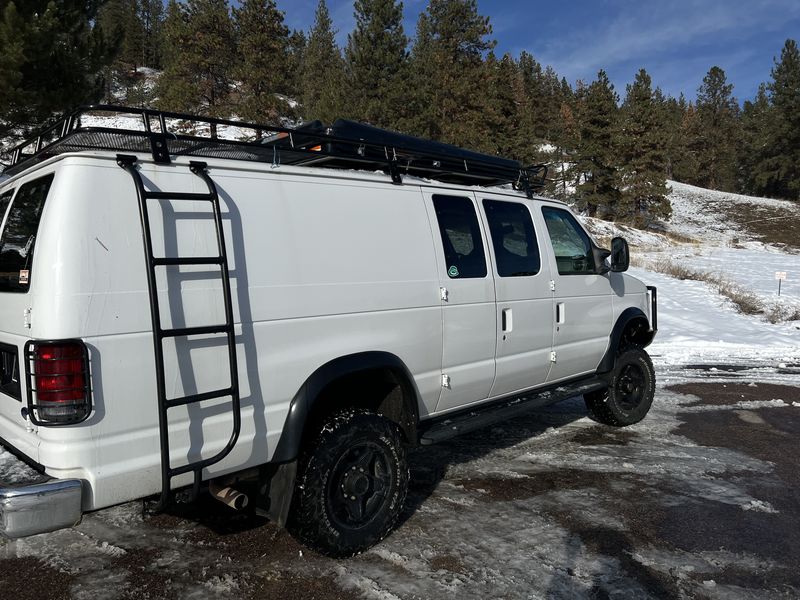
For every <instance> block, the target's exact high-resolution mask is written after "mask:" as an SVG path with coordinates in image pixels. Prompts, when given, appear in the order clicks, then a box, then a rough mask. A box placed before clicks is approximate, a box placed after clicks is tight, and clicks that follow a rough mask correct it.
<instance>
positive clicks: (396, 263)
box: [0, 156, 442, 509]
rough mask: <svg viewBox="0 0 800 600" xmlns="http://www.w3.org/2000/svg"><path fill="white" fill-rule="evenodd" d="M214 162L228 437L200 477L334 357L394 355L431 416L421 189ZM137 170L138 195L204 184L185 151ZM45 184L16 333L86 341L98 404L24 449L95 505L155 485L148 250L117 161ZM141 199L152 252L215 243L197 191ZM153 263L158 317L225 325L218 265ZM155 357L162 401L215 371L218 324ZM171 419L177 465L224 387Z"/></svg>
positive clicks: (76, 160)
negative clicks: (231, 373) (230, 348)
mask: <svg viewBox="0 0 800 600" xmlns="http://www.w3.org/2000/svg"><path fill="white" fill-rule="evenodd" d="M228 164H229V163H228ZM228 164H226V163H225V161H211V160H210V161H209V174H210V175H211V177H212V178H213V179H214V181H215V182H216V184H217V186H218V188H219V193H220V199H221V205H222V212H223V220H224V225H225V237H226V243H227V251H228V256H229V261H230V267H231V277H232V292H233V305H234V314H235V320H236V322H237V326H236V330H237V351H238V359H239V379H240V385H241V395H242V432H241V436H240V438H239V442H238V443H237V445H236V448H235V449H234V451H233V452H232V453H231V455H229V456H228V457H227V458H226V459H225V460H224V461H223V462H222V463H219V464H217V465H214V466H213V467H211V468H210V470H209V472H208V475H219V474H223V473H226V472H231V471H235V470H239V469H242V468H246V467H249V466H255V465H258V464H261V463H264V462H265V461H267V460H268V459H269V457H270V456H271V455H272V453H273V452H274V448H275V445H276V444H277V441H278V438H279V436H280V433H281V429H282V427H283V424H284V421H285V418H286V414H287V410H288V405H289V401H290V400H291V398H292V397H293V396H294V395H295V393H296V392H297V390H298V388H299V387H300V385H301V384H302V383H303V381H305V379H306V378H307V377H308V376H309V375H310V374H311V373H313V372H314V371H315V370H316V369H317V368H318V367H319V366H321V365H323V364H325V363H327V362H329V361H330V360H333V359H334V358H337V357H339V356H343V355H346V354H351V353H356V352H363V351H365V350H377V351H385V352H390V353H392V354H395V355H397V356H398V357H400V359H401V360H403V361H404V363H405V364H406V365H407V366H408V368H409V370H410V371H411V373H412V375H413V376H414V378H415V380H416V384H417V386H418V388H419V390H420V393H421V395H422V398H423V401H424V404H425V406H423V407H420V411H421V413H423V415H424V414H425V412H426V411H427V412H431V411H433V409H434V407H435V402H436V399H437V398H438V393H439V384H440V373H441V369H440V367H441V356H442V334H441V326H442V325H441V306H440V301H439V284H438V278H437V273H436V265H435V260H434V254H433V242H432V235H431V230H430V226H429V222H428V218H427V214H426V211H425V207H424V204H423V201H422V198H421V196H420V194H419V189H414V188H411V187H404V188H400V187H396V186H391V185H380V184H375V183H371V182H357V181H352V182H346V181H345V182H342V181H339V182H337V181H336V180H334V179H332V178H330V177H327V178H320V177H310V176H299V175H295V174H282V172H281V170H280V169H275V170H272V171H266V170H264V171H252V170H241V169H235V170H234V169H232V168H230V167H229V166H228ZM140 168H141V169H142V173H143V176H144V180H145V184H146V185H147V186H148V187H149V188H151V189H159V190H162V191H181V192H204V191H205V187H204V184H203V182H202V180H201V179H200V178H199V177H197V176H195V175H192V174H191V173H190V172H189V169H188V162H176V163H173V164H172V165H153V164H150V163H146V162H145V163H142V164H141V167H140ZM56 182H57V184H58V189H57V193H53V194H52V197H51V198H49V199H48V206H47V208H46V212H45V215H44V216H43V219H42V227H41V230H40V235H39V238H40V239H39V241H38V242H37V249H36V253H37V255H36V263H37V268H36V270H35V272H34V280H33V281H32V288H31V293H35V295H34V296H33V297H32V301H33V302H34V306H33V319H32V329H31V331H30V334H29V335H30V337H36V338H53V339H56V338H71V337H80V338H83V339H84V340H85V341H86V343H87V345H88V346H89V349H90V352H91V369H92V384H93V401H94V405H95V412H94V414H93V415H92V416H91V417H90V418H89V420H87V421H86V422H85V423H83V424H81V425H78V426H74V427H63V428H46V427H42V428H40V429H39V430H38V433H37V434H36V435H37V439H38V441H39V453H38V458H39V462H41V463H42V464H43V465H45V466H46V468H47V470H48V472H49V473H50V474H52V475H55V476H58V477H79V478H83V479H87V480H89V481H90V482H91V483H92V486H91V487H92V495H91V496H90V497H89V498H88V499H87V500H86V506H84V509H91V508H99V507H102V506H107V505H110V504H114V503H118V502H121V501H125V500H129V499H132V498H136V497H141V496H144V495H148V494H152V493H155V492H158V491H159V489H160V470H159V464H160V451H159V441H158V423H157V410H156V385H155V368H154V362H153V351H152V334H151V331H150V330H151V324H150V308H149V300H148V295H147V288H146V275H145V257H144V250H143V247H142V240H141V224H140V220H139V211H138V204H137V202H138V201H137V198H136V193H135V189H134V185H133V181H132V180H131V178H130V175H129V174H128V173H126V172H125V171H123V170H122V169H120V168H119V167H118V166H117V165H116V164H115V162H114V160H113V157H110V156H109V157H95V158H92V157H84V156H81V157H67V158H64V159H63V160H62V161H60V165H59V168H58V173H57V176H56ZM151 202H152V204H151V226H152V231H153V237H154V246H155V252H156V255H165V254H163V253H166V255H168V256H208V255H211V254H214V253H215V251H214V245H215V241H214V237H213V234H212V231H211V229H210V226H211V215H210V211H209V210H208V207H207V204H206V203H200V202H197V203H195V202H185V201H183V202H177V201H174V202H160V203H159V201H151ZM159 204H160V207H159ZM162 271H164V273H163V274H160V275H159V286H158V287H159V296H160V306H161V310H162V314H163V318H162V325H163V326H164V327H170V326H192V325H199V324H207V325H208V324H216V323H219V322H221V319H222V314H223V313H222V302H221V286H220V285H219V280H218V272H215V271H209V270H208V268H207V267H181V268H178V267H169V268H164V269H162ZM167 271H168V272H167ZM34 290H35V292H34ZM409 333H411V335H409ZM165 357H166V380H167V390H168V394H169V395H170V397H177V396H182V395H185V394H191V393H196V392H203V391H208V390H210V389H215V388H219V387H224V386H225V385H227V383H228V382H227V378H228V377H227V374H226V372H227V362H226V361H227V358H226V348H225V343H224V338H223V337H222V336H218V337H215V336H205V337H199V336H198V337H194V338H178V339H177V340H173V341H167V342H165ZM432 366H433V368H432ZM169 415H170V436H171V439H172V450H173V454H172V460H173V464H174V465H178V464H182V463H183V462H185V461H186V460H187V458H189V459H196V458H198V457H200V456H209V455H211V454H213V453H215V452H216V451H217V450H218V449H219V448H221V447H222V446H223V445H224V443H225V442H226V441H227V438H228V436H229V434H230V427H231V418H230V413H229V411H228V403H227V402H226V399H220V400H218V401H209V402H205V403H203V404H202V405H194V406H190V407H183V408H176V409H172V410H170V413H169ZM0 427H2V425H0ZM0 437H2V434H1V433H0ZM190 477H191V476H190V475H187V476H186V477H185V478H184V479H182V480H181V479H177V480H176V481H175V483H176V484H181V483H189V481H190Z"/></svg>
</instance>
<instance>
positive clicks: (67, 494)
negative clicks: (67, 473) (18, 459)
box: [0, 479, 83, 538]
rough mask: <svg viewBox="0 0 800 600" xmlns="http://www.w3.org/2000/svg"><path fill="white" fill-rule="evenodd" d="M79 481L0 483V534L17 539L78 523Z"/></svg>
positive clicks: (80, 495)
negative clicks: (10, 484)
mask: <svg viewBox="0 0 800 600" xmlns="http://www.w3.org/2000/svg"><path fill="white" fill-rule="evenodd" d="M82 488H83V485H82V482H81V480H80V479H51V480H49V481H45V482H42V483H36V484H33V485H26V486H20V487H4V486H3V485H2V484H0V534H1V535H3V536H5V537H8V538H20V537H26V536H29V535H36V534H37V533H46V532H48V531H56V530H57V529H64V528H65V527H72V526H73V525H76V524H77V523H78V522H79V521H80V520H81V498H82Z"/></svg>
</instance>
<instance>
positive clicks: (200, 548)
mask: <svg viewBox="0 0 800 600" xmlns="http://www.w3.org/2000/svg"><path fill="white" fill-rule="evenodd" d="M786 383H790V384H791V383H793V382H792V381H791V380H788V381H787V382H786ZM797 383H798V384H800V378H798V382H797ZM656 398H657V399H656V403H655V406H654V408H653V410H652V411H651V413H650V414H649V415H648V417H647V418H646V419H645V421H643V422H642V423H640V424H638V425H636V426H633V427H630V428H625V429H613V428H609V427H605V426H601V425H598V424H597V423H594V422H593V421H591V420H590V419H589V418H588V417H587V415H586V411H585V408H584V407H583V405H582V402H580V401H578V400H571V401H568V402H565V403H562V404H561V405H557V406H554V407H550V408H547V409H542V410H540V411H537V412H535V413H532V414H531V415H530V416H526V417H524V418H521V419H516V420H514V421H513V422H508V423H504V424H502V425H500V426H495V427H493V428H490V429H488V430H484V431H481V432H476V433H474V434H472V435H468V436H465V437H462V438H460V439H456V440H452V441H450V442H447V443H444V444H440V445H438V446H435V447H429V448H424V449H422V450H420V451H415V452H414V453H412V455H411V465H412V484H411V490H410V493H409V498H408V501H407V505H406V510H405V513H404V515H403V517H402V522H401V524H400V526H399V527H398V529H397V530H396V531H395V532H394V533H393V534H392V535H391V536H390V537H389V538H388V539H387V540H385V541H384V542H383V543H381V544H380V545H379V546H378V547H376V548H375V549H373V550H371V551H369V552H367V553H365V554H363V555H360V556H357V557H355V558H353V559H349V560H338V561H337V560H331V559H328V558H325V557H322V556H319V555H317V554H315V553H314V552H311V551H309V550H307V549H306V548H304V547H302V546H300V545H299V544H298V543H297V542H295V541H294V540H293V539H292V538H291V537H290V536H289V535H288V534H287V533H286V532H285V531H282V530H279V529H277V528H276V527H275V526H273V525H272V524H271V523H269V522H267V521H265V520H262V519H259V518H256V517H253V516H248V515H242V514H238V513H233V512H231V511H230V510H229V509H228V508H227V507H224V506H222V505H221V504H218V503H216V502H214V501H211V500H208V501H204V502H199V503H198V504H197V505H193V506H187V507H183V508H182V509H180V510H178V511H174V512H173V513H172V514H162V515H157V516H153V515H143V514H142V504H141V503H130V504H127V505H124V506H120V507H116V508H112V509H107V510H103V511H99V512H97V513H94V514H91V515H87V516H86V517H85V518H84V520H83V522H82V523H81V525H79V526H78V527H76V528H74V529H72V530H66V531H60V532H56V533H52V534H46V535H41V536H36V537H33V538H28V539H24V540H18V541H14V542H0V590H2V591H3V597H6V598H14V599H15V600H23V599H28V598H30V599H36V600H45V599H50V598H52V599H57V598H87V599H88V598H91V599H105V598H108V599H112V598H131V599H133V598H136V599H156V598H245V599H246V598H265V599H267V598H275V599H295V598H297V599H320V600H328V599H340V598H341V599H349V598H376V599H382V600H392V599H395V598H399V599H404V600H405V599H422V598H436V599H439V598H458V599H459V600H462V599H470V598H476V599H477V598H480V599H486V598H509V599H511V598H647V597H652V598H726V599H727V598H797V597H800V569H798V566H800V460H799V459H798V451H800V442H798V438H799V437H800V392H799V391H798V388H796V387H793V386H792V385H783V384H780V385H778V384H774V383H772V384H771V383H759V382H758V381H748V380H739V381H735V380H729V381H708V380H697V381H691V380H690V382H689V383H682V384H679V385H673V386H670V387H662V388H660V389H659V390H658V392H657V395H656Z"/></svg>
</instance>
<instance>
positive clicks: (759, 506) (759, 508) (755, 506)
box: [742, 500, 778, 514]
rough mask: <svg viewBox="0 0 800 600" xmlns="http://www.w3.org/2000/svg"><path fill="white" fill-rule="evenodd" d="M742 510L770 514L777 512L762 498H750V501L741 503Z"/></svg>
mask: <svg viewBox="0 0 800 600" xmlns="http://www.w3.org/2000/svg"><path fill="white" fill-rule="evenodd" d="M742 510H752V511H756V512H764V513H771V514H775V513H777V512H778V511H777V510H775V509H774V508H773V507H772V505H771V504H770V503H769V502H765V501H764V500H750V502H747V503H746V504H742Z"/></svg>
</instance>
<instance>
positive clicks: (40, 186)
mask: <svg viewBox="0 0 800 600" xmlns="http://www.w3.org/2000/svg"><path fill="white" fill-rule="evenodd" d="M52 183H53V175H52V174H51V175H47V176H46V177H41V178H39V179H36V180H34V181H31V182H29V183H26V184H25V185H23V186H22V187H20V188H19V191H18V192H17V196H16V197H15V198H14V202H13V203H12V204H11V209H10V210H9V211H8V218H7V219H6V225H5V227H4V228H3V234H2V237H0V292H27V291H28V282H29V281H30V274H31V268H32V265H33V248H34V244H35V242H36V232H37V231H38V229H39V220H40V219H41V218H42V209H43V208H44V201H45V199H46V198H47V192H49V191H50V184H52Z"/></svg>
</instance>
